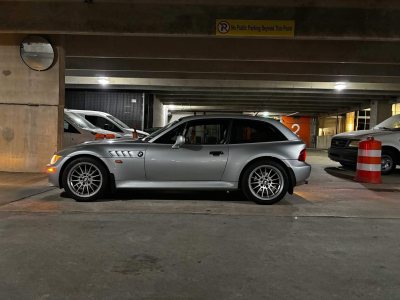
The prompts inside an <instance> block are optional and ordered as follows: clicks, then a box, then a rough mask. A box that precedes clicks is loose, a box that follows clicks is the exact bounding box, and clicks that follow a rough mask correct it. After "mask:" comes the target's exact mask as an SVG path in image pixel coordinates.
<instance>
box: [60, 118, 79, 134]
mask: <svg viewBox="0 0 400 300" xmlns="http://www.w3.org/2000/svg"><path fill="white" fill-rule="evenodd" d="M64 132H70V133H79V134H80V132H79V131H78V130H77V129H76V128H75V127H74V126H72V125H71V124H69V123H68V122H67V121H64Z"/></svg>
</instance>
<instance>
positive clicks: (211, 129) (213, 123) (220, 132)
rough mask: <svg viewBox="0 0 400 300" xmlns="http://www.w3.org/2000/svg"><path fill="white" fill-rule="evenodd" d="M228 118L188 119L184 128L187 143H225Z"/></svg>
mask: <svg viewBox="0 0 400 300" xmlns="http://www.w3.org/2000/svg"><path fill="white" fill-rule="evenodd" d="M229 122H230V119H203V120H196V121H190V122H189V123H188V126H187V128H186V130H185V138H186V143H187V144H192V145H199V144H201V145H216V144H225V142H226V137H227V134H228V128H229Z"/></svg>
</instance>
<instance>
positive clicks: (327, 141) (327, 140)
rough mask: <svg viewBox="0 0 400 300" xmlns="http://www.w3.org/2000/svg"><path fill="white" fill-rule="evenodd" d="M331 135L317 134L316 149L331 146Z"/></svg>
mask: <svg viewBox="0 0 400 300" xmlns="http://www.w3.org/2000/svg"><path fill="white" fill-rule="evenodd" d="M332 138H333V135H322V136H317V149H328V148H329V147H330V146H331V141H332Z"/></svg>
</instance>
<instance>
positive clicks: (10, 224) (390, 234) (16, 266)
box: [0, 151, 400, 299]
mask: <svg viewBox="0 0 400 300" xmlns="http://www.w3.org/2000/svg"><path fill="white" fill-rule="evenodd" d="M307 161H308V162H309V163H311V164H312V166H313V172H312V176H311V178H310V184H309V185H305V186H301V187H298V188H297V189H296V191H295V192H296V194H295V195H293V196H289V195H288V196H287V197H285V199H284V200H282V201H281V202H280V203H279V204H277V205H273V206H259V205H256V204H253V203H252V202H250V201H247V200H246V199H245V198H244V196H243V195H242V194H241V193H240V192H231V193H226V192H179V191H160V192H152V191H140V192H137V191H132V190H131V191H120V192H118V193H117V194H116V195H114V197H113V198H115V199H104V200H103V201H101V202H96V203H76V202H75V201H73V200H72V199H69V198H66V196H65V193H62V191H61V190H58V189H53V190H50V191H44V190H43V191H39V190H36V192H35V194H36V195H33V196H30V197H26V196H24V197H26V198H24V197H20V198H23V199H22V200H19V201H15V200H18V199H20V198H18V197H11V198H12V199H13V201H14V202H11V203H8V204H3V205H1V206H0V240H1V243H0V269H1V272H0V299H188V298H190V299H360V298H364V299H400V268H399V267H398V266H399V265H400V256H399V255H398V249H399V246H400V232H399V228H400V185H399V183H400V172H399V171H400V170H397V172H396V173H395V174H393V175H391V176H386V177H384V184H380V185H372V184H370V185H368V184H360V183H356V182H354V181H352V180H351V178H352V177H353V176H354V174H355V172H354V171H353V170H346V169H342V168H340V167H339V165H338V164H336V163H334V162H331V161H330V160H329V159H327V157H326V152H323V151H308V158H307ZM0 175H1V174H0ZM0 179H1V176H0ZM35 184H36V185H37V186H38V188H39V187H40V185H41V184H42V188H44V187H45V186H44V184H45V181H40V180H39V182H36V183H35ZM0 192H1V186H0ZM37 193H39V194H37ZM24 195H25V194H24ZM19 196H20V194H19ZM6 198H7V197H3V196H1V197H0V199H1V203H6V202H7V199H6ZM11 198H10V199H11ZM9 202H10V201H9Z"/></svg>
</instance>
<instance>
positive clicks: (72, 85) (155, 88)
mask: <svg viewBox="0 0 400 300" xmlns="http://www.w3.org/2000/svg"><path fill="white" fill-rule="evenodd" d="M66 80H67V79H66ZM66 88H69V89H104V88H105V87H103V86H101V85H99V84H97V83H94V82H93V83H79V82H75V81H73V82H70V81H67V82H66ZM107 89H115V90H139V91H148V92H150V93H153V94H158V93H160V92H167V93H170V92H204V93H206V92H212V93H216V92H217V93H221V94H223V93H243V92H247V93H268V94H293V95H313V94H315V95H332V94H334V93H335V91H332V90H323V89H317V88H316V89H298V88H288V89H283V88H262V87H260V88H248V87H230V88H228V87H209V86H203V87H198V86H171V85H169V86H162V85H150V84H124V85H112V86H108V87H107ZM342 92H343V91H342ZM337 94H343V95H371V96H376V97H389V98H392V97H393V98H396V97H397V96H398V95H399V94H400V91H395V90H391V91H385V90H379V91H375V90H346V91H345V92H343V93H337Z"/></svg>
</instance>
